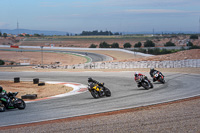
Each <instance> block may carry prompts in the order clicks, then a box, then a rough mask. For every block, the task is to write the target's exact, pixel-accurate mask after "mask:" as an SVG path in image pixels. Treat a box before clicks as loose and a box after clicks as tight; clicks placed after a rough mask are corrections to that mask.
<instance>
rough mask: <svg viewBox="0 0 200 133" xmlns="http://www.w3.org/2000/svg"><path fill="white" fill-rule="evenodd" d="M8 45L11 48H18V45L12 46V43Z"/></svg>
mask: <svg viewBox="0 0 200 133" xmlns="http://www.w3.org/2000/svg"><path fill="white" fill-rule="evenodd" d="M10 47H11V48H19V46H12V45H11V46H10Z"/></svg>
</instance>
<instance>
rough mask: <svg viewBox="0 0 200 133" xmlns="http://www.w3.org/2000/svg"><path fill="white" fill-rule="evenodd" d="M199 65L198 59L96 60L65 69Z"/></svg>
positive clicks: (199, 60)
mask: <svg viewBox="0 0 200 133" xmlns="http://www.w3.org/2000/svg"><path fill="white" fill-rule="evenodd" d="M184 67H200V59H186V60H176V61H133V62H96V63H86V64H78V65H73V66H67V68H66V67H65V69H128V68H184Z"/></svg>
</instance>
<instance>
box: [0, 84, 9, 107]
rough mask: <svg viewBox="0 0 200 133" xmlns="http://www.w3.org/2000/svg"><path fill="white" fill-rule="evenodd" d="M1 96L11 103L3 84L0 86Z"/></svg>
mask: <svg viewBox="0 0 200 133" xmlns="http://www.w3.org/2000/svg"><path fill="white" fill-rule="evenodd" d="M0 98H3V99H5V100H6V103H7V104H8V103H10V99H9V97H8V95H7V93H6V91H5V90H4V89H3V87H1V86H0Z"/></svg>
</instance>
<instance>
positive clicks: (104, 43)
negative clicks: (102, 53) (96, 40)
mask: <svg viewBox="0 0 200 133" xmlns="http://www.w3.org/2000/svg"><path fill="white" fill-rule="evenodd" d="M99 48H110V45H109V44H108V43H107V42H101V43H100V44H99Z"/></svg>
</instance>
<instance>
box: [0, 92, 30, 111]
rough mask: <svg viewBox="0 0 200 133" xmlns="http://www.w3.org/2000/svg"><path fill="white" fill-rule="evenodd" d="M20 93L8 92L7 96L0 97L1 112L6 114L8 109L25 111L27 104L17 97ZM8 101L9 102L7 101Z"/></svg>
mask: <svg viewBox="0 0 200 133" xmlns="http://www.w3.org/2000/svg"><path fill="white" fill-rule="evenodd" d="M17 94H18V92H14V93H12V92H8V94H6V97H5V96H2V95H0V112H4V111H5V110H6V109H14V108H18V109H20V110H21V109H25V107H26V103H25V102H24V101H23V100H22V99H20V98H17V97H16V95H17ZM6 99H7V100H6Z"/></svg>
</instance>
